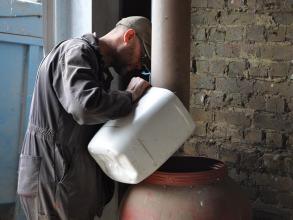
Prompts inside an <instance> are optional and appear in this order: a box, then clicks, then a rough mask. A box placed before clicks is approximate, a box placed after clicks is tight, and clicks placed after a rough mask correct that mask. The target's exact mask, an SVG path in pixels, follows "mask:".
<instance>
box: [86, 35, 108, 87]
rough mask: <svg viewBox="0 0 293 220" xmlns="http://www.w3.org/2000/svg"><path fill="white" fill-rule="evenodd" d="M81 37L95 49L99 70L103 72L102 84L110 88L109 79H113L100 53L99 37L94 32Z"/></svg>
mask: <svg viewBox="0 0 293 220" xmlns="http://www.w3.org/2000/svg"><path fill="white" fill-rule="evenodd" d="M81 39H83V40H85V41H86V42H87V43H88V44H89V45H90V46H91V48H92V49H93V50H94V51H95V54H96V56H97V58H98V60H99V66H100V70H102V72H104V73H105V76H104V77H105V78H104V81H105V85H104V86H105V89H106V90H108V89H109V88H110V85H111V81H112V80H113V76H112V74H111V73H110V71H109V69H108V68H107V67H106V66H105V62H104V60H103V56H102V55H101V53H100V50H99V39H98V38H97V36H96V33H93V34H85V35H83V36H82V37H81Z"/></svg>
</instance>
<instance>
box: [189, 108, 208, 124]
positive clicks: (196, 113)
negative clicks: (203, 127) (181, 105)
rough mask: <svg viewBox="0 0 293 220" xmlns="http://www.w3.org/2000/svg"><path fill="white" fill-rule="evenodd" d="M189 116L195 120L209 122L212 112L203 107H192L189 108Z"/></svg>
mask: <svg viewBox="0 0 293 220" xmlns="http://www.w3.org/2000/svg"><path fill="white" fill-rule="evenodd" d="M190 112H191V116H192V118H193V120H194V121H195V122H199V121H200V122H209V121H212V120H213V113H212V112H210V111H205V110H203V109H198V108H192V109H190Z"/></svg>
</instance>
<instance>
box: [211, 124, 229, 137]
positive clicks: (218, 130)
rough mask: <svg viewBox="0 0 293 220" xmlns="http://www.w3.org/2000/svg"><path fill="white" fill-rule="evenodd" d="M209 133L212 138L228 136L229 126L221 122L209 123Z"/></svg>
mask: <svg viewBox="0 0 293 220" xmlns="http://www.w3.org/2000/svg"><path fill="white" fill-rule="evenodd" d="M207 132H208V133H207V134H208V136H209V137H212V138H226V137H227V128H226V127H225V126H223V125H221V124H209V125H208V128H207Z"/></svg>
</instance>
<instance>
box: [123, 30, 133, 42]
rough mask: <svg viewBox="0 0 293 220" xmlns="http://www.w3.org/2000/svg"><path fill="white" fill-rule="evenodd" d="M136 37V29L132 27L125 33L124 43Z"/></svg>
mask: <svg viewBox="0 0 293 220" xmlns="http://www.w3.org/2000/svg"><path fill="white" fill-rule="evenodd" d="M134 37H135V30H133V29H132V28H130V29H128V30H127V31H126V32H125V33H124V35H123V41H124V43H128V42H129V41H131V40H132V39H134Z"/></svg>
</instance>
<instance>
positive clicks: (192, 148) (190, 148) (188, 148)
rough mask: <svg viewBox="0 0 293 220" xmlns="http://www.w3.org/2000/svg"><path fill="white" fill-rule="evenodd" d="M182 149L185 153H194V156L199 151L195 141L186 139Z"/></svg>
mask: <svg viewBox="0 0 293 220" xmlns="http://www.w3.org/2000/svg"><path fill="white" fill-rule="evenodd" d="M181 149H182V151H183V152H184V154H185V155H192V156H194V155H196V153H197V152H196V149H195V146H194V144H193V143H190V142H188V141H186V142H185V143H184V145H183V146H182V148H181Z"/></svg>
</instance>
